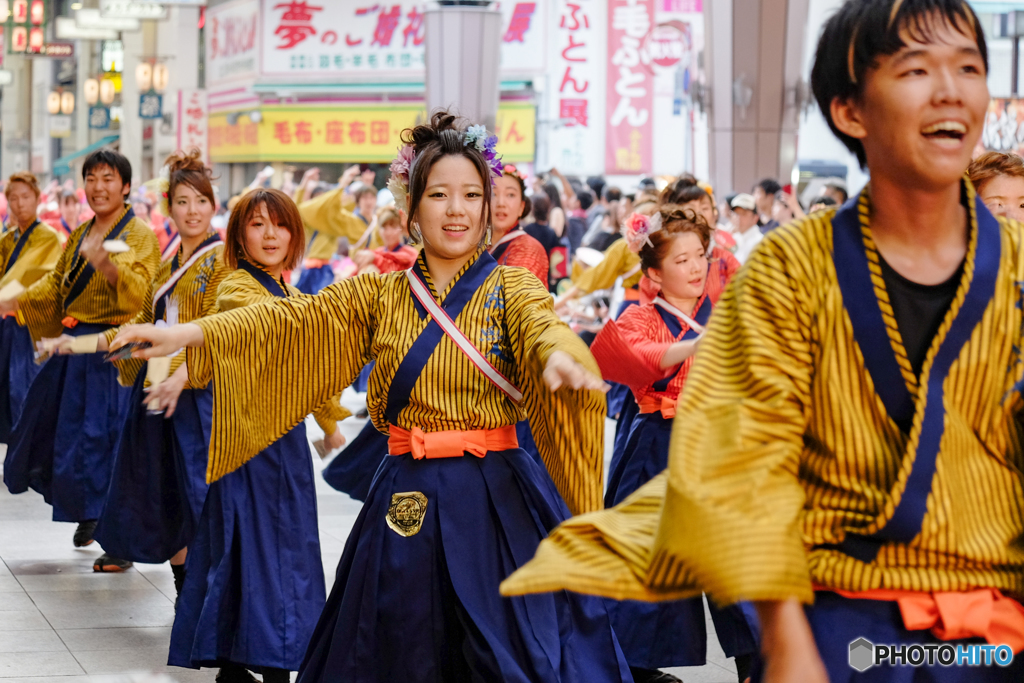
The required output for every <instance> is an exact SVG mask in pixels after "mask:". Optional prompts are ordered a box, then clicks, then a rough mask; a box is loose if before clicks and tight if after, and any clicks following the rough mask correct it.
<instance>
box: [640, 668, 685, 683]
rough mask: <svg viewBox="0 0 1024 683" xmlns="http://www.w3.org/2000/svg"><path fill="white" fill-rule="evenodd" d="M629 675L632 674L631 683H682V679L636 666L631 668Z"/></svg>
mask: <svg viewBox="0 0 1024 683" xmlns="http://www.w3.org/2000/svg"><path fill="white" fill-rule="evenodd" d="M629 673H631V674H633V683H683V679H681V678H679V677H677V676H673V675H672V674H667V673H665V672H664V671H658V670H657V669H641V668H640V667H638V666H631V667H629Z"/></svg>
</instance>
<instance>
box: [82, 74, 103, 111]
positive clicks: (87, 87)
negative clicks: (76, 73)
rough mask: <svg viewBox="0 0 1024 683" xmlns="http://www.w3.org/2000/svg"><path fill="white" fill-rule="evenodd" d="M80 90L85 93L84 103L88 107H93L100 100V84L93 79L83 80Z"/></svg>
mask: <svg viewBox="0 0 1024 683" xmlns="http://www.w3.org/2000/svg"><path fill="white" fill-rule="evenodd" d="M82 90H83V91H84V93H85V102H86V104H88V105H89V106H90V107H91V106H93V105H95V104H96V103H97V102H99V100H100V82H99V81H97V80H96V79H95V78H87V79H85V83H83V84H82Z"/></svg>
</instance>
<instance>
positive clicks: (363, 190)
mask: <svg viewBox="0 0 1024 683" xmlns="http://www.w3.org/2000/svg"><path fill="white" fill-rule="evenodd" d="M368 194H372V195H373V196H374V197H376V196H377V189H376V188H373V187H370V186H369V185H363V186H362V187H360V188H359V189H358V190H356V191H355V194H354V195H353V196H354V197H355V200H356V202H358V201H359V200H360V199H362V198H363V197H364V196H366V195H368Z"/></svg>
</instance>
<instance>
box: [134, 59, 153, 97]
mask: <svg viewBox="0 0 1024 683" xmlns="http://www.w3.org/2000/svg"><path fill="white" fill-rule="evenodd" d="M135 85H137V86H138V88H139V92H149V89H150V88H152V87H153V67H152V66H151V65H150V64H149V62H139V65H138V66H136V67H135Z"/></svg>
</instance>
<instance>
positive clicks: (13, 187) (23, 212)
mask: <svg viewBox="0 0 1024 683" xmlns="http://www.w3.org/2000/svg"><path fill="white" fill-rule="evenodd" d="M38 204H39V196H38V195H37V194H36V193H35V192H34V191H33V190H32V188H31V187H29V186H28V185H27V184H25V183H19V182H14V183H11V184H10V186H9V187H8V188H7V206H9V207H10V211H11V216H12V217H13V218H14V220H15V221H17V223H18V227H20V228H22V229H24V228H27V227H28V226H30V225H32V221H34V220H35V219H36V206H38Z"/></svg>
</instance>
